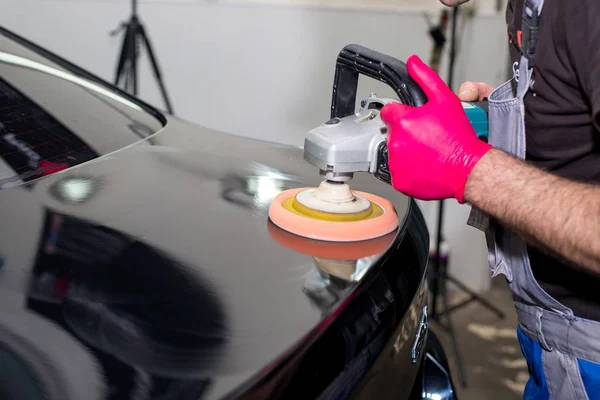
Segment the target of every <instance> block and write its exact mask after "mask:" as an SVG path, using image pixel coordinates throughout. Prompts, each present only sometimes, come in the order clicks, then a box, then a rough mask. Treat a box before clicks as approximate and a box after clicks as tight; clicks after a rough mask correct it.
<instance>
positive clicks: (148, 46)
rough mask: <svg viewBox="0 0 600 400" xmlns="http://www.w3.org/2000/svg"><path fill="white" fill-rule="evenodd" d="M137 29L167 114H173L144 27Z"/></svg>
mask: <svg viewBox="0 0 600 400" xmlns="http://www.w3.org/2000/svg"><path fill="white" fill-rule="evenodd" d="M139 29H140V35H141V37H142V40H143V41H144V43H145V45H146V49H147V50H148V55H149V56H150V63H151V64H152V69H153V70H154V76H155V77H156V80H157V81H158V86H159V87H160V91H161V93H162V96H163V99H164V101H165V105H166V108H167V111H168V112H169V114H173V109H172V107H171V102H170V101H169V97H168V96H167V90H166V88H165V85H164V83H163V80H162V76H161V73H160V69H159V68H158V63H157V62H156V59H155V58H154V51H153V50H152V46H151V45H150V40H149V39H148V36H147V35H146V30H145V29H144V27H143V26H142V25H140V28H139Z"/></svg>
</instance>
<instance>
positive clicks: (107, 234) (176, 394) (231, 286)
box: [0, 36, 429, 399]
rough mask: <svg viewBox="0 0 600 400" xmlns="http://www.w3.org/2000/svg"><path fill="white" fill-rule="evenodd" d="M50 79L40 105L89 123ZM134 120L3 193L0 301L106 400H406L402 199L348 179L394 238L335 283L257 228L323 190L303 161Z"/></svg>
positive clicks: (410, 313)
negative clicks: (289, 193) (385, 208)
mask: <svg viewBox="0 0 600 400" xmlns="http://www.w3.org/2000/svg"><path fill="white" fill-rule="evenodd" d="M0 37H1V36H0ZM10 49H12V48H11V45H10V44H9V45H7V40H6V39H0V51H3V52H8V51H9V50H10ZM23 54H24V53H21V55H23ZM37 61H39V62H43V59H38V60H37ZM14 68H15V67H14V66H13V65H10V66H6V65H5V64H2V63H1V62H0V75H3V74H4V72H5V71H11V73H13V74H15V75H14V77H12V78H11V79H16V80H18V79H19V78H18V76H20V75H19V74H21V73H23V74H26V75H28V74H30V73H31V71H29V70H27V68H24V67H18V68H21V69H22V70H23V71H26V72H23V71H20V72H18V71H17V72H16V71H15V70H14ZM66 70H67V71H69V69H68V68H67V69H66ZM36 73H40V72H33V74H34V75H35V74H36ZM28 76H29V75H28ZM78 76H83V75H78ZM29 77H31V76H29ZM28 79H29V78H28ZM52 79H55V78H52ZM59 79H60V78H59ZM25 81H26V79H24V80H22V81H21V83H23V82H25ZM91 81H93V82H96V83H98V82H100V81H99V80H97V79H94V80H91ZM55 83H56V82H55ZM71 84H72V83H71ZM61 85H62V84H56V85H55V86H52V87H53V88H54V89H55V92H54V93H55V96H56V98H55V100H52V99H51V98H48V99H47V100H46V101H44V104H42V107H44V108H45V109H46V110H50V109H52V110H53V111H52V113H53V114H60V115H67V114H64V113H62V114H61V111H56V110H58V109H57V108H53V107H54V106H53V104H52V103H54V102H57V103H58V102H61V103H62V107H66V109H69V111H68V112H69V113H73V110H77V109H79V107H82V108H83V109H85V110H86V114H85V115H89V109H90V107H94V106H92V105H91V104H90V103H85V102H81V101H80V100H77V99H78V96H73V95H72V92H70V91H71V90H79V89H73V88H72V87H69V89H68V91H67V93H65V94H64V97H63V95H62V94H61V93H60V90H61V89H60V87H61ZM105 88H106V90H111V91H113V92H114V93H115V94H116V95H120V94H119V91H118V90H116V89H114V90H113V88H111V87H110V86H109V85H106V87H105ZM31 90H37V91H39V90H40V87H39V86H36V87H32V89H31ZM81 95H83V96H85V94H84V92H82V93H81ZM123 96H124V98H126V99H128V100H131V99H129V98H127V97H126V96H125V95H123ZM70 99H73V101H74V102H73V103H72V104H68V102H69V101H70ZM94 101H95V100H94ZM117 103H118V101H117ZM95 104H96V106H98V107H100V108H101V109H104V107H105V106H106V103H105V102H103V103H102V104H99V103H95ZM112 105H113V106H114V104H112ZM147 108H148V106H147V105H144V104H143V103H140V110H145V109H147ZM121 111H122V109H121ZM132 113H133V114H135V113H139V110H136V111H135V112H132ZM111 115H114V118H115V121H111V120H110V118H111ZM129 117H131V114H129ZM122 118H123V114H122V113H119V112H114V113H113V114H111V113H109V112H106V113H105V114H102V117H101V118H100V119H98V120H97V121H96V122H97V126H98V127H100V128H98V129H105V130H107V132H106V134H107V135H109V136H110V135H112V134H115V132H108V131H109V130H110V129H111V127H114V129H122V127H123V126H125V127H126V130H127V129H128V128H127V127H128V125H127V124H126V123H125V124H124V123H123V121H122ZM232 118H235V115H232ZM66 119H68V118H66ZM66 119H65V120H66ZM133 119H135V120H137V121H140V120H142V121H143V124H144V125H145V126H152V129H151V132H150V131H146V134H145V135H141V136H138V137H135V138H131V139H130V143H128V144H127V145H125V146H124V145H123V143H120V144H119V146H118V147H122V148H121V149H120V150H115V149H112V148H109V147H104V148H101V147H95V148H94V151H95V152H96V154H97V157H96V158H94V159H92V160H88V161H85V162H82V163H78V164H76V165H72V166H70V167H69V168H67V169H64V170H61V171H57V172H55V173H51V174H49V175H47V176H44V177H40V178H37V179H33V180H31V181H29V182H21V183H20V184H19V185H18V186H15V187H11V188H9V189H5V190H0V202H1V204H2V205H3V207H0V219H2V220H3V221H4V226H5V227H10V229H3V230H0V260H1V261H2V269H1V270H0V297H2V298H3V299H10V301H6V302H5V307H8V306H7V304H9V303H10V304H12V305H11V306H10V309H11V310H27V311H28V312H34V313H35V314H36V315H38V316H42V317H43V318H45V319H47V320H48V321H52V322H53V323H55V324H56V325H57V326H59V327H60V328H61V329H63V330H64V331H65V332H68V333H69V334H70V335H72V337H73V339H75V340H76V341H78V342H79V343H81V344H83V345H84V346H85V348H86V349H88V351H90V353H91V354H93V355H94V357H95V358H96V359H97V360H98V362H99V363H101V364H102V366H103V369H104V372H105V374H106V378H107V381H108V387H109V388H108V389H107V390H109V393H111V395H110V396H111V397H110V398H111V399H113V398H114V399H125V398H133V397H134V393H135V391H136V390H141V389H140V385H141V383H140V382H144V383H145V386H144V385H142V386H144V387H146V389H145V390H146V391H147V394H150V397H153V396H156V397H157V396H159V395H164V396H166V394H167V393H168V394H169V395H170V396H172V397H169V398H178V399H179V398H181V399H188V398H189V399H192V398H193V399H217V398H248V399H250V398H285V399H291V398H302V399H307V398H324V399H325V398H327V399H329V398H338V396H340V397H339V398H342V397H351V398H355V399H363V398H364V399H366V398H381V399H385V398H390V399H405V398H408V397H409V394H410V393H411V390H412V389H413V385H414V383H415V382H416V380H417V376H418V373H419V370H420V368H421V359H422V358H423V354H424V353H425V349H423V347H422V346H423V343H424V340H425V338H424V337H423V336H421V337H420V339H422V341H419V340H418V339H419V322H420V321H422V317H423V315H424V313H426V305H427V295H426V293H427V288H426V279H424V278H425V274H426V265H427V254H428V246H429V237H428V231H427V228H426V226H425V222H424V220H423V216H422V215H421V213H420V210H419V209H418V207H417V205H416V203H415V202H414V200H412V199H410V198H409V197H407V196H404V195H402V194H400V193H398V192H397V191H395V190H394V189H393V188H392V187H391V186H389V185H387V184H385V183H384V182H381V181H379V180H377V179H375V178H373V177H372V176H370V175H368V174H356V176H355V178H354V179H353V180H352V181H351V187H352V188H353V189H356V190H361V191H366V192H370V193H375V194H377V195H379V196H382V197H385V198H386V199H388V200H389V201H391V202H392V204H393V205H394V208H395V210H396V212H397V213H398V216H399V221H400V227H399V229H397V230H396V231H395V232H393V233H392V234H391V236H390V242H389V244H388V245H387V246H386V248H385V249H383V250H381V251H380V252H378V253H377V254H370V255H369V256H366V257H362V258H356V259H349V260H345V262H348V261H349V262H350V264H351V266H352V268H353V272H357V274H355V275H353V276H354V278H353V279H339V277H337V276H335V275H331V274H328V273H324V271H323V269H322V265H321V264H320V262H321V261H322V260H321V259H319V258H318V257H315V256H312V255H311V254H309V253H307V252H299V251H297V250H296V249H292V248H288V247H286V246H284V245H282V244H281V242H278V241H277V240H275V239H274V235H277V231H278V230H279V228H277V227H275V226H274V225H273V224H272V223H270V221H269V219H268V207H269V204H270V201H271V199H272V198H273V197H274V196H275V195H276V194H278V193H280V192H281V191H282V190H285V189H289V188H297V187H308V186H316V185H318V184H319V182H320V181H321V177H320V176H319V175H318V171H317V170H316V169H315V168H313V167H312V166H310V165H309V164H308V163H307V162H305V161H304V159H303V154H302V150H301V149H299V148H293V147H289V146H284V145H279V144H275V143H267V142H262V141H258V140H255V139H249V138H244V137H241V136H236V135H231V134H226V133H222V132H217V131H213V130H209V129H206V128H203V127H198V126H197V125H194V124H191V123H189V122H186V121H183V120H181V119H179V118H176V117H173V116H163V117H162V118H157V117H156V116H155V115H154V114H152V115H146V116H145V117H140V116H136V117H135V118H133ZM92 121H94V118H93V117H92ZM117 127H118V128H117ZM72 129H73V131H74V132H76V133H78V132H79V131H80V130H81V129H84V130H86V132H89V130H87V129H88V126H86V125H85V123H84V124H83V125H82V126H80V128H79V130H78V129H75V128H72ZM100 134H102V132H96V133H94V134H93V135H92V136H94V135H100ZM126 134H128V135H129V134H131V130H129V132H127V133H126ZM84 136H85V135H84ZM90 147H92V146H90ZM309 242H311V241H309ZM309 245H316V243H315V242H314V241H312V243H309ZM319 245H322V243H321V244H319ZM342 258H343V257H342ZM415 346H416V347H418V349H417V350H418V351H417V356H416V357H417V358H416V359H415V360H413V356H412V354H411V350H412V349H414V348H415ZM413 361H414V362H413Z"/></svg>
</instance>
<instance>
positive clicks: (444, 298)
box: [441, 270, 467, 388]
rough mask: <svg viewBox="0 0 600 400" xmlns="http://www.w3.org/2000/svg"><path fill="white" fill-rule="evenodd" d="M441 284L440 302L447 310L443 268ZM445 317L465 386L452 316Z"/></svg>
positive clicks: (465, 379)
mask: <svg viewBox="0 0 600 400" xmlns="http://www.w3.org/2000/svg"><path fill="white" fill-rule="evenodd" d="M442 276H443V278H442V285H441V291H442V302H443V303H444V310H448V309H449V306H448V293H447V291H446V287H447V282H446V278H445V277H446V271H445V270H444V271H443V272H442ZM446 319H447V329H448V333H449V335H450V340H451V341H452V347H453V349H454V355H455V357H456V365H457V366H458V372H459V375H460V379H461V383H462V387H463V388H464V387H466V386H467V377H466V376H465V370H464V366H463V362H462V357H461V355H460V350H459V348H458V342H457V340H456V332H455V331H454V325H453V324H452V318H451V316H450V314H446Z"/></svg>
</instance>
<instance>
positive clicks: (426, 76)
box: [381, 55, 491, 203]
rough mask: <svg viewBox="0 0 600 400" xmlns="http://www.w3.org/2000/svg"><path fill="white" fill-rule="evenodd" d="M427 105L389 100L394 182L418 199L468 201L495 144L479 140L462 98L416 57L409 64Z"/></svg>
mask: <svg viewBox="0 0 600 400" xmlns="http://www.w3.org/2000/svg"><path fill="white" fill-rule="evenodd" d="M406 65H407V68H408V73H409V74H410V76H411V77H412V78H413V79H414V80H415V82H416V83H417V84H418V85H419V86H420V87H421V88H422V89H423V92H424V93H425V95H426V96H427V103H426V104H425V105H423V106H420V107H411V106H408V105H405V104H400V103H388V104H387V105H386V106H385V107H384V108H383V109H382V110H381V118H382V120H383V121H384V122H385V124H386V125H387V126H388V165H389V168H390V173H391V178H392V185H393V186H394V188H395V189H396V190H398V191H400V192H402V193H404V194H406V195H408V196H411V197H415V198H417V199H420V200H440V199H446V198H455V199H457V200H458V201H459V202H460V203H464V200H463V194H464V190H465V183H466V182H467V178H468V176H469V173H470V172H471V169H472V168H473V167H474V166H475V164H476V163H477V162H478V161H479V159H480V158H481V157H483V155H484V154H485V153H486V152H487V151H488V150H489V149H490V148H491V146H490V145H489V144H487V143H484V142H482V141H481V140H479V139H478V138H477V135H476V134H475V131H474V130H473V128H472V127H471V124H470V122H469V120H468V119H467V116H466V114H465V112H464V111H463V107H462V104H461V102H460V100H459V98H458V97H457V96H456V95H455V94H454V93H452V91H451V90H450V88H448V86H446V84H445V83H444V81H442V79H441V78H440V77H439V76H438V74H437V73H436V72H435V71H433V70H432V69H430V68H429V67H427V66H426V65H425V64H424V63H423V62H422V61H421V60H420V59H419V58H418V57H417V56H415V55H413V56H410V57H409V58H408V60H407V62H406Z"/></svg>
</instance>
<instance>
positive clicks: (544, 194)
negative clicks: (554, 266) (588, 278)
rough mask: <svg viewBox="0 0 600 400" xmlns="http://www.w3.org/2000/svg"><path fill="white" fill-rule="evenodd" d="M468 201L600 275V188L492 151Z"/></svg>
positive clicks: (473, 178) (474, 176)
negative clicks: (559, 175) (553, 173)
mask: <svg viewBox="0 0 600 400" xmlns="http://www.w3.org/2000/svg"><path fill="white" fill-rule="evenodd" d="M464 199H465V201H467V202H469V203H471V204H472V205H473V206H475V207H477V208H479V209H481V210H483V211H484V212H486V213H487V214H489V215H491V216H493V217H494V218H496V219H498V220H499V221H500V222H501V223H503V224H504V225H506V226H507V227H508V228H509V229H511V230H513V231H515V232H517V233H520V234H521V235H523V236H524V237H525V238H527V239H529V240H531V239H533V241H534V242H536V243H537V245H541V246H542V247H544V248H545V249H547V250H549V251H550V252H552V253H556V254H557V255H558V256H560V257H562V258H564V259H565V260H566V261H570V262H572V263H574V264H577V265H581V266H583V267H585V268H586V269H589V270H590V271H591V272H594V273H598V274H600V186H597V185H588V184H583V183H578V182H572V181H569V180H566V179H563V178H560V177H557V176H555V175H552V174H549V173H546V172H544V171H541V170H539V169H537V168H535V167H532V166H530V165H528V164H526V163H525V162H522V161H520V160H517V159H516V158H514V157H512V156H510V155H508V154H507V153H504V152H502V151H500V150H497V149H491V150H490V151H488V152H487V153H486V154H485V155H484V156H483V157H482V158H481V159H480V160H479V162H478V163H477V164H475V166H474V167H473V169H472V170H471V173H470V175H469V177H468V178H467V182H466V185H465V194H464ZM536 243H534V245H535V244H536Z"/></svg>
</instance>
